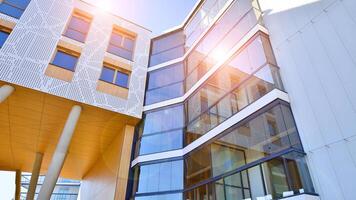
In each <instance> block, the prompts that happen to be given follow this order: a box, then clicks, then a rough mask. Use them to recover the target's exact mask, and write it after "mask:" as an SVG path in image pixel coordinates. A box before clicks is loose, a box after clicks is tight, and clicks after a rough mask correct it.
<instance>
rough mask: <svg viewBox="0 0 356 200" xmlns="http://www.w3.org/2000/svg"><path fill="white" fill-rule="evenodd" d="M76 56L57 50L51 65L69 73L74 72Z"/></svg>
mask: <svg viewBox="0 0 356 200" xmlns="http://www.w3.org/2000/svg"><path fill="white" fill-rule="evenodd" d="M77 62H78V56H77V55H75V54H72V53H70V52H68V51H65V50H57V52H56V54H55V56H54V58H53V61H52V63H51V64H53V65H55V66H57V67H61V68H64V69H67V70H70V71H75V66H76V64H77Z"/></svg>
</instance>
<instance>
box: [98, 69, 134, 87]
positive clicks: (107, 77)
mask: <svg viewBox="0 0 356 200" xmlns="http://www.w3.org/2000/svg"><path fill="white" fill-rule="evenodd" d="M100 80H102V81H105V82H108V83H111V84H115V85H117V86H120V87H124V88H128V83H129V74H128V73H125V72H122V71H120V70H118V69H113V68H111V67H106V66H104V67H103V69H102V71H101V75H100Z"/></svg>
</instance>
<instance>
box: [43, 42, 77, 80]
mask: <svg viewBox="0 0 356 200" xmlns="http://www.w3.org/2000/svg"><path fill="white" fill-rule="evenodd" d="M58 51H60V52H62V53H65V54H68V55H70V56H73V57H76V58H77V61H76V63H75V65H74V68H73V70H71V69H68V68H66V67H63V66H60V65H56V64H54V63H53V61H54V58H55V57H56V55H57V53H58ZM79 58H80V53H78V52H75V51H73V50H70V49H66V48H63V47H61V46H57V48H56V50H55V51H54V53H53V55H52V58H51V61H50V63H49V64H51V65H53V66H55V67H59V68H62V69H65V70H68V71H71V72H73V73H74V72H75V70H76V68H77V65H78V61H79Z"/></svg>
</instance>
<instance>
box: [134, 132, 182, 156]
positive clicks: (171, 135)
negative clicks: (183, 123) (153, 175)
mask: <svg viewBox="0 0 356 200" xmlns="http://www.w3.org/2000/svg"><path fill="white" fill-rule="evenodd" d="M182 147H183V130H174V131H167V132H163V133H160V134H154V135H147V136H143V137H142V138H141V140H140V155H143V154H149V153H156V152H162V151H168V150H174V149H179V148H182Z"/></svg>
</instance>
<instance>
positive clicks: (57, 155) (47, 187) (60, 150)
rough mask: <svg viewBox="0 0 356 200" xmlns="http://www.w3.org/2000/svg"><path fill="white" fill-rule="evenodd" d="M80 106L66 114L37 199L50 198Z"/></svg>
mask: <svg viewBox="0 0 356 200" xmlns="http://www.w3.org/2000/svg"><path fill="white" fill-rule="evenodd" d="M81 111H82V108H81V107H80V106H77V105H75V106H73V107H72V110H71V111H70V114H69V116H68V119H67V122H66V124H65V126H64V128H63V131H62V134H61V137H60V138H59V141H58V143H57V147H56V150H55V152H54V154H53V156H52V160H51V163H50V165H49V168H48V171H47V173H46V177H45V180H44V182H43V185H42V187H41V190H40V193H39V194H38V200H49V199H50V198H51V195H52V192H53V189H54V187H55V186H56V182H57V179H58V177H59V174H60V172H61V170H62V167H63V163H64V160H65V158H66V155H67V152H68V147H69V144H70V141H71V139H72V136H73V133H74V130H75V127H76V125H77V122H78V119H79V116H80V113H81Z"/></svg>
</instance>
